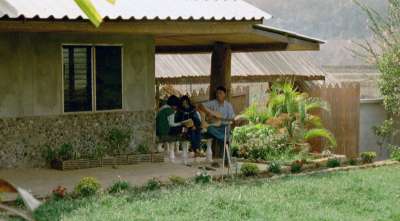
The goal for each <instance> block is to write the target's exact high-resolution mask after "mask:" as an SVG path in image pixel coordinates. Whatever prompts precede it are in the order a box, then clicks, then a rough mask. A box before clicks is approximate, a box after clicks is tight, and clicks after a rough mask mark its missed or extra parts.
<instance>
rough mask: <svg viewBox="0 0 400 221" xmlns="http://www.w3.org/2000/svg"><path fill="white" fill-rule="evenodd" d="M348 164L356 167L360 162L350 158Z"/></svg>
mask: <svg viewBox="0 0 400 221" xmlns="http://www.w3.org/2000/svg"><path fill="white" fill-rule="evenodd" d="M347 163H348V164H349V165H351V166H356V165H357V164H358V160H357V159H356V158H350V159H349V161H348V162H347Z"/></svg>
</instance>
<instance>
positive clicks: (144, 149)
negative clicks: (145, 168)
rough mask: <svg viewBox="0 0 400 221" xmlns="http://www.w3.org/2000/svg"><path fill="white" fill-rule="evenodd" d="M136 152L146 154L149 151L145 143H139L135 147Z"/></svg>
mask: <svg viewBox="0 0 400 221" xmlns="http://www.w3.org/2000/svg"><path fill="white" fill-rule="evenodd" d="M136 152H138V153H140V154H148V153H150V148H149V145H148V144H147V143H143V144H139V145H138V146H137V148H136Z"/></svg>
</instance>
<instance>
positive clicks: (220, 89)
mask: <svg viewBox="0 0 400 221" xmlns="http://www.w3.org/2000/svg"><path fill="white" fill-rule="evenodd" d="M216 91H223V92H224V93H225V94H226V88H225V87H223V86H219V87H217V90H216Z"/></svg>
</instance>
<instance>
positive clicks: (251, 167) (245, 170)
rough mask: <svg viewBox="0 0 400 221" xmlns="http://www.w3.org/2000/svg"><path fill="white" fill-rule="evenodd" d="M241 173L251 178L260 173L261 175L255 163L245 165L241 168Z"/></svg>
mask: <svg viewBox="0 0 400 221" xmlns="http://www.w3.org/2000/svg"><path fill="white" fill-rule="evenodd" d="M240 172H241V173H242V174H243V175H244V176H247V177H250V176H256V175H257V174H258V173H260V169H259V168H258V166H257V165H256V164H254V163H244V164H242V166H241V167H240Z"/></svg>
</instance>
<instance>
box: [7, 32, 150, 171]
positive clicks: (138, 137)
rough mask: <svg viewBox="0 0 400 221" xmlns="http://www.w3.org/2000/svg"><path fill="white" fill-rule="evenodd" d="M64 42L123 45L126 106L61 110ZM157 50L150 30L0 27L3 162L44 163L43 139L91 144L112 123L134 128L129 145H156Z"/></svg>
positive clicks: (45, 141) (51, 142) (53, 142)
mask: <svg viewBox="0 0 400 221" xmlns="http://www.w3.org/2000/svg"><path fill="white" fill-rule="evenodd" d="M62 44H118V45H122V47H123V110H122V111H114V112H110V113H79V114H64V113H63V103H62V97H63V91H62V53H61V52H62V51H61V49H62ZM154 51H155V50H154V40H153V38H151V37H149V36H140V37H139V36H129V35H105V34H97V35H95V34H90V35H88V34H71V33H0V168H4V167H31V166H42V165H43V159H42V157H41V151H40V148H41V147H42V146H43V145H60V144H62V143H66V142H68V143H72V144H74V145H75V146H76V148H87V147H88V146H89V144H87V141H88V140H89V141H90V142H97V140H101V136H102V134H104V132H105V131H106V130H107V129H109V128H111V127H116V128H130V129H133V131H134V135H133V136H132V137H133V139H132V142H131V143H132V145H131V148H134V146H135V145H137V144H140V143H142V142H145V141H146V142H148V143H149V144H150V145H152V144H153V143H154V129H153V128H154V97H155V92H154V84H155V77H154V62H155V59H154Z"/></svg>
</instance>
